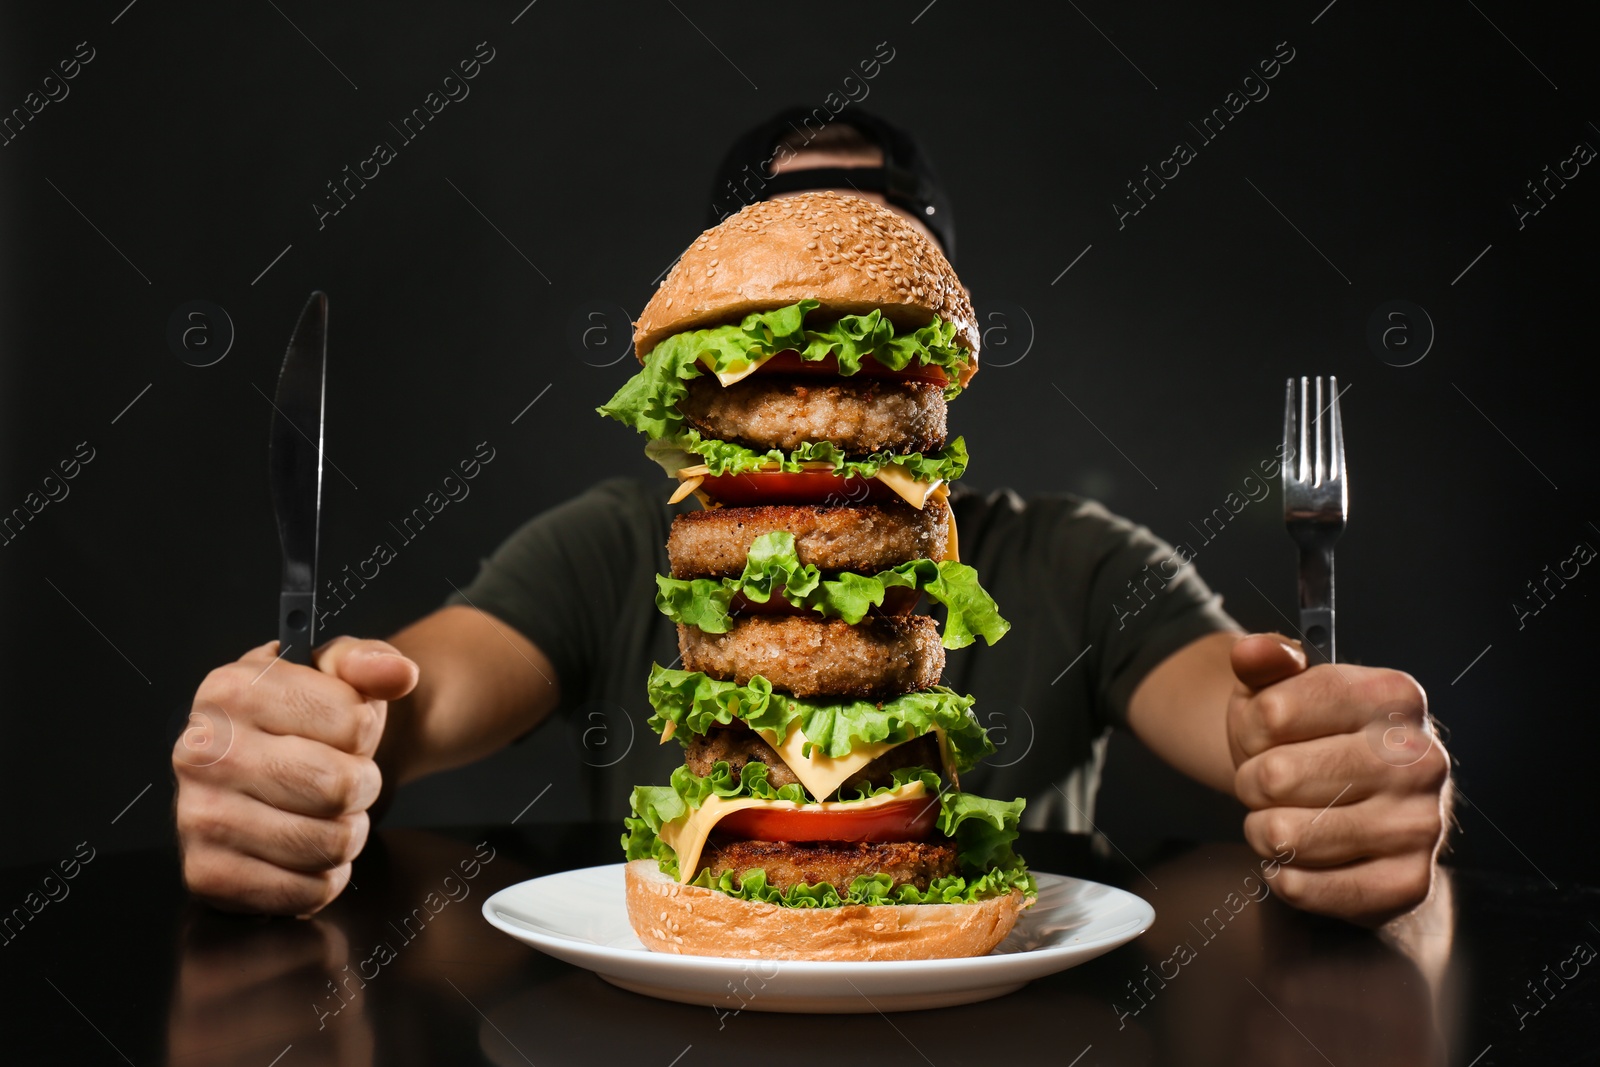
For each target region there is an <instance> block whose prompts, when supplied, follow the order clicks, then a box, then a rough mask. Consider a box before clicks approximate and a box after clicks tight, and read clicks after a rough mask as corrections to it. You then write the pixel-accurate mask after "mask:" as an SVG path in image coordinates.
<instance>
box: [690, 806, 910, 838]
mask: <svg viewBox="0 0 1600 1067" xmlns="http://www.w3.org/2000/svg"><path fill="white" fill-rule="evenodd" d="M938 818H939V800H938V798H937V797H916V798H914V799H912V800H897V801H894V802H893V803H891V804H880V805H878V806H877V807H872V808H837V809H835V810H833V811H805V810H797V811H796V810H790V811H784V810H782V809H772V808H745V809H744V810H742V811H736V812H734V813H733V814H732V815H729V816H728V817H727V818H725V819H723V820H722V821H721V822H719V823H717V831H718V832H719V833H726V834H728V835H729V836H732V837H738V838H744V839H747V840H755V841H923V840H926V839H927V838H928V837H929V836H930V835H932V833H933V827H934V823H935V822H936V821H937V820H938Z"/></svg>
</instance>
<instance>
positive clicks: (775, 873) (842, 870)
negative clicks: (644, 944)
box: [697, 838, 956, 893]
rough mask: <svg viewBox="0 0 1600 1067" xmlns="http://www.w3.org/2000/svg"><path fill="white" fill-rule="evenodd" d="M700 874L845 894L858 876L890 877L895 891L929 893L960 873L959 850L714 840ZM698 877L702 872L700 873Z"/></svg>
mask: <svg viewBox="0 0 1600 1067" xmlns="http://www.w3.org/2000/svg"><path fill="white" fill-rule="evenodd" d="M700 868H701V870H705V869H707V868H709V869H710V871H711V876H712V878H713V879H716V878H720V877H721V876H722V873H723V872H724V871H732V872H733V874H734V877H735V881H736V882H737V881H738V880H740V879H741V878H742V876H743V874H744V872H746V871H749V870H755V869H760V870H763V871H766V872H767V884H768V885H773V886H776V887H778V888H779V889H788V888H789V887H790V886H794V885H799V884H801V883H804V884H806V885H816V884H817V883H818V882H831V883H832V884H833V887H834V888H835V889H837V890H839V891H840V892H841V893H843V892H844V891H845V890H846V889H848V888H849V886H850V883H851V881H853V880H854V879H855V878H856V876H857V875H873V874H887V875H888V876H889V877H890V878H891V879H893V880H894V888H899V887H900V886H903V885H907V884H910V885H914V886H916V887H917V888H918V889H927V888H928V883H929V882H931V881H932V880H934V879H935V878H942V877H944V876H945V875H947V874H954V873H956V848H955V845H953V844H950V843H949V842H931V841H818V842H814V843H809V844H801V843H795V842H790V841H726V840H724V841H719V840H717V839H716V838H713V839H712V841H711V842H710V843H709V844H708V845H707V846H706V850H705V852H704V853H702V858H701V861H700ZM697 873H698V872H697Z"/></svg>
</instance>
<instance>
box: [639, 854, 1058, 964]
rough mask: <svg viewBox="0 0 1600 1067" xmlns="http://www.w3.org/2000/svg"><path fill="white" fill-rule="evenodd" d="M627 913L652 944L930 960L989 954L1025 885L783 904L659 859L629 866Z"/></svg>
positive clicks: (693, 952) (733, 953)
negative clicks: (664, 868)
mask: <svg viewBox="0 0 1600 1067" xmlns="http://www.w3.org/2000/svg"><path fill="white" fill-rule="evenodd" d="M626 878H627V895H628V921H629V922H630V923H631V924H632V925H633V929H634V932H635V933H637V934H638V935H639V940H640V941H643V942H644V944H645V947H646V948H648V949H650V950H651V951H652V952H672V953H678V954H680V955H685V956H726V957H735V958H743V959H778V960H830V961H834V962H855V961H860V960H934V959H951V958H955V957H960V956H983V955H987V954H988V953H989V951H990V950H991V949H993V948H994V947H995V946H996V945H998V944H999V943H1000V942H1001V941H1003V940H1005V937H1006V935H1007V934H1009V933H1010V932H1011V928H1012V927H1013V926H1015V925H1016V922H1017V916H1018V915H1019V914H1021V912H1022V909H1023V906H1024V905H1025V903H1026V901H1025V899H1024V897H1023V895H1022V893H1021V892H1020V891H1017V890H1013V891H1012V892H1011V893H1010V894H1009V895H1007V896H1003V897H991V898H990V899H988V900H982V901H979V902H977V903H975V904H845V905H842V906H840V907H837V908H784V907H779V906H778V905H776V904H764V903H760V902H756V901H748V900H739V899H737V898H735V897H730V896H728V895H727V894H726V893H719V892H717V891H716V890H714V889H703V888H701V887H699V886H690V885H680V884H678V883H677V882H676V881H674V880H673V879H671V878H669V877H667V876H666V875H665V874H662V873H661V869H660V867H659V866H658V865H657V864H656V861H655V860H650V859H644V860H634V861H633V862H632V863H629V864H628V866H627V874H626Z"/></svg>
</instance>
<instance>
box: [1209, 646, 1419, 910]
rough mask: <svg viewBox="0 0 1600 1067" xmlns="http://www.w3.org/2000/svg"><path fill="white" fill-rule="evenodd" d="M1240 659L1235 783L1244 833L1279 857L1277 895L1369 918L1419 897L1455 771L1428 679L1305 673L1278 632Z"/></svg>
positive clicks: (1240, 649) (1234, 707)
mask: <svg viewBox="0 0 1600 1067" xmlns="http://www.w3.org/2000/svg"><path fill="white" fill-rule="evenodd" d="M1232 666H1233V673H1234V675H1235V676H1236V677H1237V679H1238V681H1237V684H1236V687H1235V691H1234V694H1233V696H1232V697H1231V699H1230V700H1229V703H1228V747H1229V749H1230V751H1231V753H1232V756H1233V764H1234V767H1235V772H1234V792H1235V793H1236V794H1237V796H1238V797H1239V799H1240V800H1241V801H1242V802H1243V803H1244V804H1245V805H1246V806H1247V807H1249V808H1250V809H1251V812H1250V814H1249V815H1248V816H1247V817H1246V818H1245V822H1244V832H1245V839H1246V840H1247V841H1249V843H1250V846H1251V847H1252V848H1253V849H1254V850H1255V851H1256V852H1257V853H1259V854H1260V855H1262V856H1266V857H1276V858H1278V859H1279V860H1280V862H1282V863H1283V867H1282V869H1281V870H1280V871H1279V873H1278V876H1277V878H1276V880H1275V882H1274V889H1275V890H1276V891H1277V892H1278V894H1279V895H1280V896H1282V897H1283V898H1284V900H1285V901H1286V902H1288V903H1289V904H1292V905H1294V906H1295V907H1298V908H1302V909H1304V910H1306V911H1311V912H1316V913H1318V914H1321V915H1331V916H1335V917H1337V918H1341V919H1348V920H1350V921H1352V922H1357V923H1362V924H1366V925H1376V924H1379V923H1382V922H1384V921H1386V920H1388V919H1391V918H1393V917H1394V916H1396V915H1399V914H1401V913H1403V912H1406V911H1409V910H1411V909H1412V908H1414V907H1416V906H1417V905H1418V904H1420V903H1422V902H1423V900H1425V899H1426V898H1427V896H1428V893H1429V890H1430V889H1431V888H1432V885H1433V877H1434V872H1435V867H1434V864H1435V859H1436V857H1437V855H1438V851H1439V847H1440V844H1441V843H1442V841H1443V836H1444V824H1445V807H1446V804H1445V789H1446V786H1447V783H1448V782H1449V776H1450V759H1449V756H1448V755H1447V754H1446V753H1445V751H1444V748H1443V746H1442V745H1441V744H1440V743H1439V739H1438V738H1437V737H1436V736H1435V734H1434V732H1433V729H1432V725H1431V723H1430V721H1429V720H1428V699H1427V695H1426V694H1425V693H1424V692H1423V691H1422V687H1421V686H1419V685H1418V684H1417V682H1416V680H1415V679H1414V678H1412V677H1411V676H1410V675H1409V674H1405V673H1403V672H1401V671H1394V670H1385V669H1382V668H1375V667H1357V666H1352V665H1348V664H1337V665H1335V664H1326V663H1324V664H1319V665H1317V666H1315V667H1312V668H1310V669H1309V670H1308V669H1306V657H1305V653H1304V652H1302V651H1301V650H1300V649H1299V648H1298V647H1297V646H1296V645H1295V644H1294V642H1292V641H1290V640H1289V639H1287V638H1284V637H1280V636H1278V635H1275V634H1256V635H1252V636H1250V637H1245V638H1242V639H1240V640H1239V641H1238V642H1237V643H1236V644H1234V646H1233V651H1232ZM1285 854H1290V855H1292V858H1291V859H1285V858H1284V857H1285Z"/></svg>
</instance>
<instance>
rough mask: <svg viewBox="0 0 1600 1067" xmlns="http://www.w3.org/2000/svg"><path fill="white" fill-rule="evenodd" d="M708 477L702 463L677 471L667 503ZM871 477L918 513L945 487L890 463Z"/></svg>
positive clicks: (822, 465) (823, 465)
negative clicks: (921, 479)
mask: <svg viewBox="0 0 1600 1067" xmlns="http://www.w3.org/2000/svg"><path fill="white" fill-rule="evenodd" d="M800 467H801V469H802V470H832V469H833V464H831V463H827V462H823V461H821V460H815V461H811V462H807V463H802V464H800ZM762 469H765V468H762ZM751 473H756V472H751ZM710 476H711V468H710V467H708V466H706V465H705V464H704V463H700V464H697V465H695V466H693V467H680V468H678V473H677V477H678V481H679V482H681V483H682V484H680V485H679V486H678V491H677V492H676V493H674V494H673V495H672V499H671V500H670V501H669V503H673V504H676V503H677V502H678V501H680V500H682V499H683V498H684V497H686V496H688V495H689V494H690V493H692V492H694V491H695V490H696V489H698V488H699V487H700V483H701V482H703V481H705V480H706V478H708V477H710ZM874 477H875V478H877V479H878V481H880V482H882V483H883V484H884V485H886V486H888V487H889V489H890V490H892V491H893V492H894V494H895V495H896V496H898V497H899V498H900V499H901V500H904V501H905V502H906V503H907V504H910V505H911V506H912V507H914V508H916V509H917V510H918V511H921V510H922V509H923V507H924V506H925V505H926V504H927V502H928V498H929V497H931V496H934V495H935V493H936V492H937V491H938V490H940V489H943V488H945V483H944V480H943V479H937V480H935V481H931V482H919V481H918V480H917V479H915V478H913V477H912V476H911V473H910V472H909V471H907V470H906V469H905V468H904V467H901V466H898V465H896V464H893V463H888V464H885V465H884V466H883V467H882V469H880V470H879V471H878V473H877V474H876V475H874Z"/></svg>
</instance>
